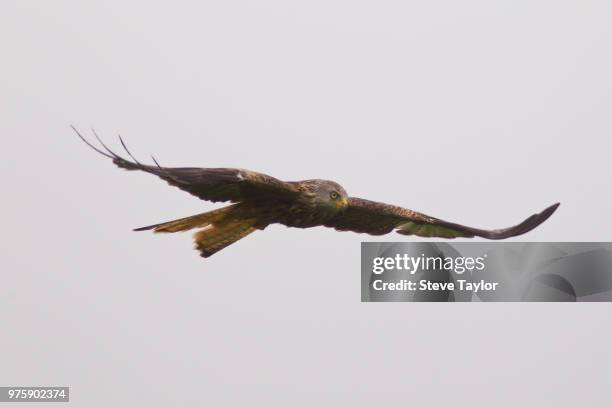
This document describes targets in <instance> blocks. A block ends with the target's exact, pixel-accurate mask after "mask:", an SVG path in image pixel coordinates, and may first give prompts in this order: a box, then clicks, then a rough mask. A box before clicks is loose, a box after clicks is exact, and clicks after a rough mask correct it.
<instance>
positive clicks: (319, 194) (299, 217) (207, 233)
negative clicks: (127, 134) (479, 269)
mask: <svg viewBox="0 0 612 408" xmlns="http://www.w3.org/2000/svg"><path fill="white" fill-rule="evenodd" d="M72 129H73V130H74V131H75V132H76V134H77V135H78V136H79V137H80V138H81V140H83V141H84V142H85V143H86V144H87V145H88V146H89V147H91V148H92V149H94V150H95V151H96V152H98V153H100V154H102V155H104V156H106V157H108V158H109V159H111V160H112V161H113V163H114V164H115V165H117V166H118V167H121V168H123V169H126V170H140V171H144V172H146V173H150V174H153V175H155V176H157V177H159V178H161V179H163V180H165V181H166V182H168V184H170V185H172V186H175V187H178V188H180V189H181V190H183V191H186V192H188V193H190V194H192V195H194V196H196V197H198V198H200V199H202V200H207V201H212V202H230V203H232V204H230V205H228V206H226V207H222V208H218V209H216V210H212V211H208V212H204V213H201V214H196V215H192V216H190V217H185V218H179V219H177V220H173V221H168V222H162V223H160V224H154V225H149V226H147V227H142V228H136V229H135V230H134V231H145V230H153V231H154V232H179V231H187V230H192V229H198V231H197V232H196V233H195V235H194V242H195V248H196V249H197V250H198V251H200V254H201V256H203V257H204V258H207V257H209V256H211V255H213V254H215V253H217V252H218V251H220V250H221V249H223V248H225V247H227V246H228V245H231V244H233V243H234V242H236V241H238V240H240V239H242V238H244V237H246V236H247V235H249V234H251V233H253V232H255V231H257V230H263V229H265V228H266V227H267V226H268V225H271V224H282V225H285V226H287V227H295V228H310V227H317V226H324V227H329V228H334V229H336V230H338V231H353V232H358V233H366V234H370V235H384V234H388V233H390V232H392V231H395V232H397V233H399V234H402V235H416V236H419V237H440V238H458V237H462V238H473V237H482V238H486V239H505V238H509V237H514V236H517V235H521V234H524V233H526V232H529V231H531V230H532V229H534V228H535V227H537V226H538V225H540V224H541V223H543V222H544V221H546V219H548V217H550V216H551V215H552V213H554V212H555V210H556V209H557V207H558V206H559V203H557V204H554V205H551V206H550V207H548V208H546V209H545V210H544V211H542V212H540V213H538V214H534V215H532V216H530V217H529V218H527V219H525V220H524V221H523V222H521V223H520V224H518V225H515V226H513V227H509V228H503V229H495V230H484V229H479V228H472V227H467V226H465V225H461V224H455V223H452V222H448V221H444V220H441V219H438V218H434V217H430V216H428V215H425V214H421V213H419V212H416V211H413V210H409V209H407V208H402V207H398V206H395V205H390V204H385V203H379V202H375V201H370V200H366V199H363V198H357V197H350V196H349V195H348V194H347V192H346V191H345V190H344V188H342V186H341V185H340V184H338V183H336V182H334V181H329V180H318V179H316V180H303V181H282V180H279V179H276V178H274V177H272V176H268V175H266V174H262V173H257V172H254V171H250V170H244V169H238V168H198V167H162V166H160V165H159V163H158V162H157V160H155V158H152V159H153V162H154V163H155V164H154V165H146V164H141V163H140V162H139V161H138V160H136V159H135V158H134V156H133V155H132V154H131V153H130V151H129V150H128V149H127V147H126V145H125V143H124V142H123V140H122V139H121V137H119V140H120V142H121V145H122V146H123V148H124V150H125V152H126V153H127V154H128V156H129V157H130V158H131V159H132V161H130V160H127V159H125V158H123V157H121V156H119V155H117V154H116V153H114V152H113V151H112V150H110V149H109V148H108V147H107V146H106V145H105V144H104V142H102V140H101V139H100V138H99V137H98V135H97V134H96V132H95V131H94V132H93V133H94V136H95V137H96V139H97V140H98V142H99V143H100V145H101V147H102V149H104V150H102V149H100V148H98V147H96V146H94V145H93V144H92V143H90V142H89V141H88V140H87V139H86V138H85V137H83V136H82V135H81V134H80V133H79V131H78V130H77V129H76V128H75V127H74V126H72Z"/></svg>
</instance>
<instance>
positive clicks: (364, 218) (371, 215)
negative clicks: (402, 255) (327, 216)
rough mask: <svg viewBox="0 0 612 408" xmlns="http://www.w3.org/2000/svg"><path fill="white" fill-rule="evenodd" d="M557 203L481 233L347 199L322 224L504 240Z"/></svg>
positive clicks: (398, 209)
mask: <svg viewBox="0 0 612 408" xmlns="http://www.w3.org/2000/svg"><path fill="white" fill-rule="evenodd" d="M558 206H559V203H557V204H554V205H551V206H550V207H548V208H546V209H545V210H544V211H542V212H540V213H538V214H534V215H532V216H530V217H528V218H527V219H525V220H524V221H523V222H521V223H520V224H517V225H515V226H513V227H510V228H503V229H494V230H484V229H479V228H472V227H468V226H465V225H461V224H455V223H452V222H448V221H444V220H441V219H439V218H435V217H430V216H428V215H425V214H422V213H419V212H416V211H412V210H409V209H407V208H402V207H398V206H395V205H389V204H384V203H379V202H375V201H370V200H365V199H363V198H357V197H350V198H349V205H348V207H347V208H346V210H345V211H343V212H342V213H339V214H338V215H336V216H335V217H334V218H333V219H332V220H331V221H329V222H328V223H326V224H325V226H326V227H331V228H335V229H336V230H338V231H353V232H360V233H366V234H370V235H384V234H388V233H390V232H392V231H395V232H397V233H399V234H402V235H416V236H420V237H440V238H459V237H463V238H472V237H482V238H487V239H505V238H509V237H514V236H516V235H521V234H524V233H526V232H529V231H531V230H532V229H534V228H535V227H537V226H538V225H540V224H541V223H543V222H544V221H546V220H547V219H548V217H550V216H551V215H552V213H554V212H555V210H556V209H557V207H558Z"/></svg>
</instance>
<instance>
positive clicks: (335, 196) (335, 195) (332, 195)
mask: <svg viewBox="0 0 612 408" xmlns="http://www.w3.org/2000/svg"><path fill="white" fill-rule="evenodd" d="M329 196H330V197H331V199H332V200H337V199H338V198H340V195H339V194H338V193H336V192H335V191H332V192H331V193H329Z"/></svg>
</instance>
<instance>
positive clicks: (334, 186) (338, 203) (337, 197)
mask: <svg viewBox="0 0 612 408" xmlns="http://www.w3.org/2000/svg"><path fill="white" fill-rule="evenodd" d="M314 187H315V188H314V195H315V200H316V201H317V204H318V205H319V206H321V207H324V208H326V209H328V210H330V211H331V212H334V213H335V212H338V211H340V210H343V209H345V208H346V207H347V206H348V194H347V193H346V191H345V190H344V188H342V186H341V185H340V184H338V183H336V182H334V181H328V180H316V183H314Z"/></svg>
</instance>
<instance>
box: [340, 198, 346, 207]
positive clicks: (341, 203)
mask: <svg viewBox="0 0 612 408" xmlns="http://www.w3.org/2000/svg"><path fill="white" fill-rule="evenodd" d="M346 206H348V200H347V199H346V198H343V199H341V200H339V201H338V207H340V208H345V207H346Z"/></svg>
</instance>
